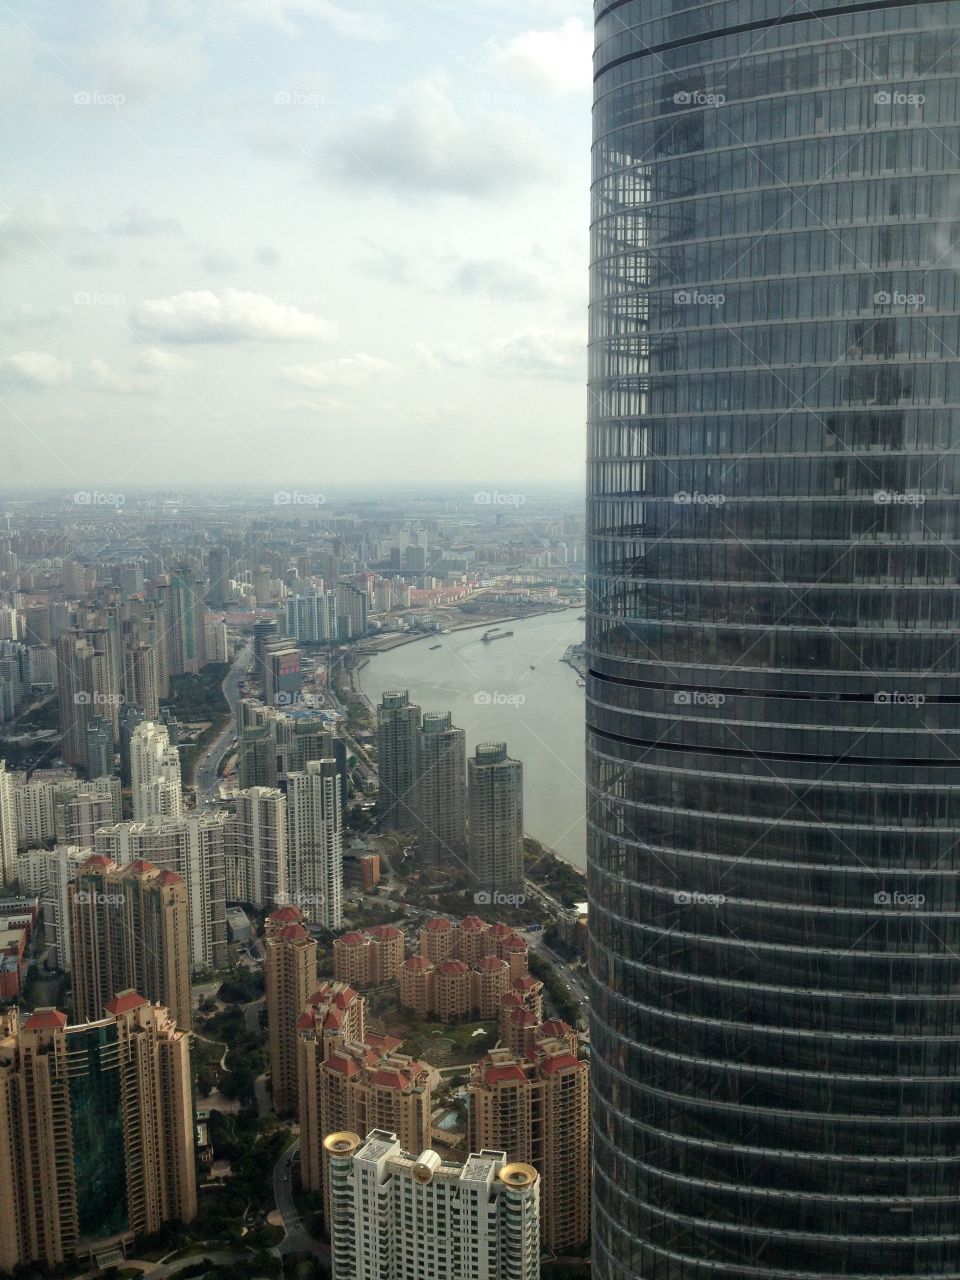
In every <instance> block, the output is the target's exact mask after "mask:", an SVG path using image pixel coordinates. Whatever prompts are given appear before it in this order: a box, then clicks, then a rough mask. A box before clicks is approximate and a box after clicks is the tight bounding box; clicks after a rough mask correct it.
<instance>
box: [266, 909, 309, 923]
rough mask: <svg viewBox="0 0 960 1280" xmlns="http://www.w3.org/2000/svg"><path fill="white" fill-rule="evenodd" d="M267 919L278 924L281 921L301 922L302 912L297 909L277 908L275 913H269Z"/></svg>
mask: <svg viewBox="0 0 960 1280" xmlns="http://www.w3.org/2000/svg"><path fill="white" fill-rule="evenodd" d="M267 919H268V920H274V921H276V922H277V923H278V924H279V923H280V922H281V921H283V920H302V919H303V912H302V911H301V910H300V908H299V907H293V906H289V907H278V908H277V910H276V911H271V913H270V915H268V916H267Z"/></svg>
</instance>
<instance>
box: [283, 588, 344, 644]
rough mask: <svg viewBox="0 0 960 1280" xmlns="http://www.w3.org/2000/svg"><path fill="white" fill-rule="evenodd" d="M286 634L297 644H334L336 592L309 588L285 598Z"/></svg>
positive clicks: (336, 638)
mask: <svg viewBox="0 0 960 1280" xmlns="http://www.w3.org/2000/svg"><path fill="white" fill-rule="evenodd" d="M285 608H286V622H287V635H288V636H289V637H290V638H291V640H296V642H297V643H298V644H307V645H317V644H336V643H337V640H338V630H337V593H336V592H335V591H317V590H310V591H307V592H306V593H305V594H304V595H296V596H290V597H289V599H288V600H287V601H286V605H285Z"/></svg>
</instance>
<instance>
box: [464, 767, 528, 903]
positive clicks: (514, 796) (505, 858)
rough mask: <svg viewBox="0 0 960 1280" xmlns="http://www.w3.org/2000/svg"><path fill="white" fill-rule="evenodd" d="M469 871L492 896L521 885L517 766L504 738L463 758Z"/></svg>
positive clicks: (520, 799) (520, 795) (520, 798)
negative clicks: (467, 799)
mask: <svg viewBox="0 0 960 1280" xmlns="http://www.w3.org/2000/svg"><path fill="white" fill-rule="evenodd" d="M467 795H468V797H469V809H470V871H471V873H472V875H473V878H474V880H475V881H476V882H477V884H478V885H480V886H481V890H482V892H484V893H487V894H488V895H489V899H488V900H489V901H491V902H493V901H494V900H495V898H494V895H495V894H497V893H513V892H514V891H515V890H516V889H517V888H518V887H519V886H521V885H522V884H523V764H522V763H521V761H519V760H511V759H510V757H509V756H508V755H507V744H506V743H505V742H482V743H480V744H479V745H478V746H477V749H476V753H475V754H474V755H473V756H471V758H470V759H469V760H468V761H467Z"/></svg>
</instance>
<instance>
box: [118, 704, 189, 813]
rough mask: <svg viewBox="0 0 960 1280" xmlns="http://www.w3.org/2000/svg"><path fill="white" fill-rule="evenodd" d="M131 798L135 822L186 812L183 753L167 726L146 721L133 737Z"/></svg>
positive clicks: (131, 747) (131, 739)
mask: <svg viewBox="0 0 960 1280" xmlns="http://www.w3.org/2000/svg"><path fill="white" fill-rule="evenodd" d="M130 799H131V803H132V804H133V818H134V821H135V822H143V821H144V819H146V818H153V817H165V818H178V817H179V816H180V814H181V813H182V812H183V792H182V790H181V781H180V752H179V751H178V750H177V748H176V747H175V746H171V744H170V734H169V732H168V730H167V727H166V725H162V724H155V723H153V722H152V721H150V720H145V721H144V722H143V724H139V725H137V727H136V729H134V731H133V734H132V736H131V738H130Z"/></svg>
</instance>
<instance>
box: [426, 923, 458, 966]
mask: <svg viewBox="0 0 960 1280" xmlns="http://www.w3.org/2000/svg"><path fill="white" fill-rule="evenodd" d="M456 942H457V932H456V930H455V929H454V927H453V925H452V923H451V922H450V921H449V920H448V919H447V918H446V916H435V917H434V919H433V920H428V921H427V923H426V924H425V925H424V927H423V929H422V930H421V931H420V954H421V955H422V956H426V958H427V959H428V960H430V961H431V962H432V963H433V964H439V963H440V961H441V960H446V958H447V957H448V956H452V955H454V954H455V951H454V948H455V946H456Z"/></svg>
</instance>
